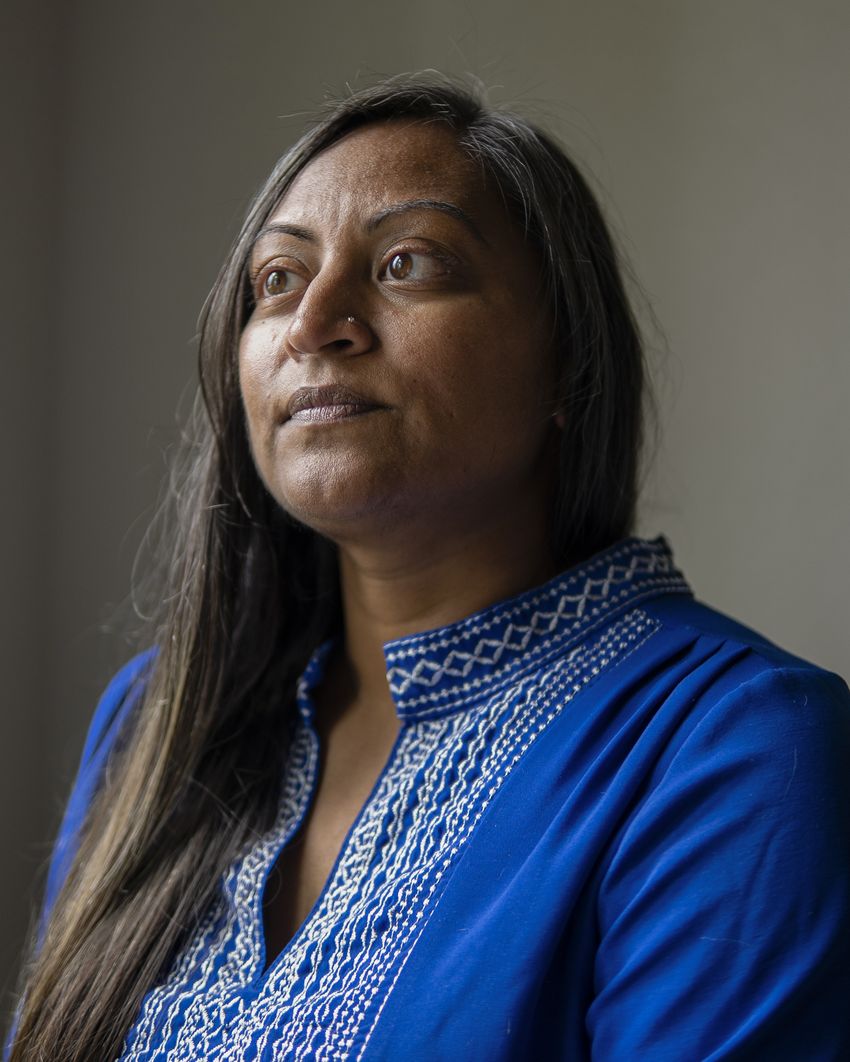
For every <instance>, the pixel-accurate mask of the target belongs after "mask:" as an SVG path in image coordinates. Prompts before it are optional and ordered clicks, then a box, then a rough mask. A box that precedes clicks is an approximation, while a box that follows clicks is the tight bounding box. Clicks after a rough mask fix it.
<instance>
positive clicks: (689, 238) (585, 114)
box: [0, 0, 850, 990]
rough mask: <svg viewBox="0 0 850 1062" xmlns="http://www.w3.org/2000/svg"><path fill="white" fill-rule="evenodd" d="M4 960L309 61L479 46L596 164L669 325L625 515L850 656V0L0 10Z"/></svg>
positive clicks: (101, 1) (5, 979)
mask: <svg viewBox="0 0 850 1062" xmlns="http://www.w3.org/2000/svg"><path fill="white" fill-rule="evenodd" d="M0 40H2V41H3V48H4V50H5V51H6V53H7V54H4V55H2V56H0V59H2V62H0V78H2V85H0V88H2V93H0V98H2V101H3V105H4V110H6V111H7V112H8V113H7V120H6V122H5V123H4V141H3V143H4V148H5V160H4V165H3V167H2V178H1V179H2V181H3V199H2V202H3V207H4V216H5V223H4V232H5V233H6V238H5V239H4V241H3V242H4V247H3V254H2V268H3V277H2V289H1V290H2V292H3V296H4V313H3V322H4V325H5V327H4V332H3V348H2V358H3V361H2V368H3V377H2V379H3V386H2V396H3V412H2V418H0V431H2V445H0V455H2V476H3V479H2V482H3V487H4V494H5V497H4V509H3V513H4V518H3V520H2V521H0V535H2V553H1V554H0V555H1V556H2V558H3V562H4V578H3V588H4V593H3V596H2V623H3V628H2V632H0V634H1V635H2V637H0V652H2V664H0V666H2V678H3V690H4V694H5V703H4V704H3V706H2V713H0V755H2V758H3V762H2V770H0V782H2V793H0V799H2V829H3V831H4V832H3V838H2V840H3V846H2V851H3V853H4V860H3V873H2V880H0V899H2V905H3V906H2V910H3V915H4V917H3V918H2V920H0V988H5V989H7V990H8V986H9V984H10V978H11V976H12V974H11V971H12V967H13V965H14V962H15V955H16V952H17V949H18V948H19V946H20V941H21V938H22V935H23V933H24V931H25V929H26V926H27V924H28V920H29V917H30V911H31V907H32V904H33V903H34V902H35V898H36V893H35V892H34V886H33V881H35V880H37V876H38V874H39V873H40V871H41V870H42V868H43V865H44V862H45V860H46V858H47V854H48V852H49V845H50V840H51V837H52V834H53V831H54V830H55V828H56V824H57V819H58V815H59V813H60V811H61V808H62V805H63V803H64V800H65V798H66V796H67V791H68V786H69V784H70V779H71V775H72V772H73V769H74V766H75V763H76V760H77V757H78V755H79V750H80V745H81V741H82V735H83V732H84V728H85V725H86V721H87V719H88V716H89V713H90V712H91V709H92V705H93V703H94V701H95V699H96V697H97V695H98V693H99V692H100V690H101V688H102V687H103V685H104V683H105V681H106V679H107V678H108V676H109V674H110V673H111V671H112V670H113V669H114V668H115V666H117V664H119V663H120V662H121V661H122V660H123V659H124V658H126V656H127V653H128V648H127V645H126V643H125V642H124V641H123V640H122V639H121V638H120V637H119V636H117V635H115V634H113V635H109V634H104V632H103V629H102V628H103V625H104V623H106V622H108V621H109V619H110V616H111V615H112V612H113V610H114V607H115V606H116V605H118V604H119V603H120V602H121V601H122V599H124V598H125V597H126V595H127V593H128V589H129V584H130V571H131V566H132V562H133V557H134V554H135V551H136V548H137V544H138V542H139V539H140V536H141V534H142V532H143V530H144V527H145V523H146V520H147V518H148V516H149V514H150V510H151V507H152V505H153V503H154V500H155V497H156V493H157V489H158V485H159V482H160V479H161V476H162V473H163V469H164V460H163V452H164V450H165V449H166V448H167V447H168V446H169V445H170V444H171V443H172V442H173V440H174V438H175V437H176V429H175V425H176V418H177V410H178V401H179V400H180V396H181V395H183V407H184V408H185V404H186V402H185V399H186V395H188V394H189V393H190V381H191V380H192V377H193V371H194V360H193V359H194V347H193V334H194V331H195V321H196V317H197V312H198V310H199V308H200V305H201V302H202V300H203V297H204V295H205V293H206V291H207V289H208V288H209V286H210V284H211V282H212V280H213V277H214V274H215V271H216V268H217V265H218V262H219V260H220V258H221V256H222V254H223V252H224V250H225V249H226V247H227V245H228V242H229V239H230V237H231V236H232V235H233V233H234V231H235V229H236V227H237V225H238V221H239V218H240V216H241V213H242V211H243V210H244V208H245V206H246V204H247V202H248V199H249V197H250V195H251V193H252V192H253V190H254V189H255V187H256V186H257V185H258V184H259V182H260V181H261V180H262V178H263V177H264V176H265V174H266V172H267V171H268V169H269V168H270V167H271V165H272V163H273V162H274V160H275V158H276V157H277V156H278V154H280V153H281V152H282V150H283V149H284V148H285V147H286V146H287V144H288V143H289V142H290V141H291V140H292V139H293V138H294V136H295V135H296V134H297V132H298V131H299V129H300V128H301V120H300V119H299V118H288V119H287V118H283V117H282V116H283V115H291V114H293V113H297V112H303V111H305V110H309V109H311V108H313V107H315V105H316V104H317V103H318V102H319V101H320V100H321V98H322V96H323V93H324V91H325V90H326V89H331V90H333V91H339V90H341V89H343V88H344V85H345V83H346V81H352V82H353V81H355V80H356V79H357V77H358V75H360V76H362V75H367V76H368V75H372V74H376V73H395V72H398V71H402V70H409V69H419V68H423V67H436V68H439V69H443V70H447V71H450V72H460V73H462V72H465V71H472V72H473V73H475V74H476V75H478V76H479V77H481V78H482V79H483V80H484V81H485V82H486V83H487V84H488V85H489V86H491V87H492V89H493V97H494V99H495V100H496V101H505V102H509V103H512V104H514V105H515V106H517V107H519V108H520V109H521V110H524V111H525V112H526V113H528V114H529V115H530V116H532V117H535V118H538V119H539V120H541V121H543V122H545V123H546V124H548V125H549V126H550V127H551V128H552V129H553V130H554V131H555V132H557V133H558V134H559V135H560V136H561V137H562V138H563V139H564V140H565V142H566V143H567V145H568V146H569V147H570V148H571V149H572V151H573V153H574V155H576V156H577V157H578V159H579V160H580V161H581V162H583V163H584V165H585V167H586V168H587V169H589V170H590V171H591V173H592V174H593V175H594V179H595V181H596V182H597V183H598V187H599V188H600V190H601V193H602V195H603V199H604V202H605V203H606V205H607V206H608V210H609V216H610V218H611V220H612V222H613V225H614V227H615V229H616V231H617V232H618V234H619V237H620V239H621V241H622V242H623V244H624V246H625V247H626V248H627V251H628V253H629V255H630V256H631V259H632V262H633V265H634V268H635V271H636V273H637V275H638V277H639V278H640V280H641V282H642V284H643V286H644V288H645V290H646V292H647V294H648V297H649V301H650V303H651V305H652V307H653V309H654V312H655V314H656V316H657V318H658V320H659V321H660V323H661V325H662V327H663V330H664V335H663V336H662V335H661V334H659V333H658V332H655V333H654V334H653V337H652V345H653V354H652V359H653V365H654V367H655V372H656V376H657V378H658V391H659V399H660V409H661V416H660V420H661V425H662V428H663V437H662V442H661V444H660V448H659V452H658V454H657V457H656V462H655V466H654V470H653V473H652V476H651V478H650V480H649V483H648V486H647V491H646V496H645V502H644V506H643V513H642V524H641V529H642V530H643V531H645V532H648V533H655V532H656V531H659V530H661V531H664V532H665V533H667V534H668V535H669V537H670V538H671V540H672V542H673V545H674V548H675V549H676V552H677V556H678V559H679V562H680V564H681V565H682V567H683V568H684V569H685V571H686V573H687V574H688V575H689V577H690V578H691V580H692V582H693V584H694V586H695V587H696V589H697V592H698V593H699V595H700V596H702V597H703V598H705V599H706V600H708V601H710V602H711V603H712V604H714V605H716V606H718V607H720V608H722V609H724V610H726V611H729V612H731V613H733V614H735V615H736V616H738V617H739V618H741V619H743V620H745V621H746V622H749V623H750V624H752V625H753V626H755V627H757V628H760V629H762V630H763V631H764V632H765V633H767V634H768V635H770V636H771V637H773V638H774V639H775V640H777V641H779V642H781V643H784V644H785V645H786V646H788V647H789V648H793V649H794V650H796V651H797V652H799V653H800V654H801V655H804V656H808V657H811V658H813V659H814V660H816V661H818V662H819V663H821V664H824V665H825V666H827V667H830V668H833V669H835V670H839V671H843V672H845V674H846V672H847V671H848V657H849V656H850V654H848V649H850V633H848V605H847V601H848V597H850V577H848V574H847V565H846V561H845V553H846V546H845V544H846V542H847V539H848V536H850V491H848V486H850V484H849V483H848V478H850V477H848V455H850V418H848V416H847V413H846V407H847V403H848V397H850V358H848V340H849V339H850V299H848V295H847V286H848V285H847V282H848V275H850V209H849V208H850V203H848V199H850V142H848V132H847V128H848V123H847V116H848V113H850V74H848V64H847V55H848V45H850V7H848V5H847V4H846V3H845V2H843V0H841V2H834V3H833V2H829V0H796V2H791V0H718V2H713V3H705V2H702V0H680V2H672V0H670V2H663V0H643V2H641V0H616V2H606V0H575V2H561V3H557V4H555V3H550V4H543V3H540V2H532V3H530V4H529V3H524V4H522V5H520V4H519V3H517V4H510V3H505V2H502V0H496V2H494V0H486V2H485V0H465V2H463V3H448V2H446V0H429V2H428V3H427V4H418V5H417V4H400V3H398V2H397V0H396V2H395V3H387V2H384V0H381V2H379V3H372V4H369V5H368V6H367V7H360V6H358V5H354V4H351V3H349V2H346V3H343V2H333V3H313V4H310V5H300V4H284V3H280V2H279V0H276V2H268V3H266V2H259V0H257V2H246V0H240V2H239V3H238V4H237V3H235V2H234V3H224V2H222V0H203V2H201V0H196V2H180V0H156V2H153V0H147V2H145V3H143V4H130V3H126V2H116V0H76V2H75V0H65V2H62V3H60V2H42V3H30V2H28V0H14V2H9V0H6V2H5V3H4V5H3V6H2V10H1V11H0Z"/></svg>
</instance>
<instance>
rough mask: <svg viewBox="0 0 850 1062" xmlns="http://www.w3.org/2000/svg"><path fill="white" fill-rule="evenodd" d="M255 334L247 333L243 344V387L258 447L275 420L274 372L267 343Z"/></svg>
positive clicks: (250, 428) (250, 429)
mask: <svg viewBox="0 0 850 1062" xmlns="http://www.w3.org/2000/svg"><path fill="white" fill-rule="evenodd" d="M257 340H258V337H257V336H256V335H255V334H251V333H245V334H243V337H242V339H241V341H240V343H239V350H238V370H239V390H240V392H241V395H242V405H243V407H244V410H245V418H246V420H247V423H248V433H249V435H250V437H251V441H252V444H253V445H254V446H257V445H258V443H260V442H261V440H262V439H263V438H264V436H265V435H266V433H267V431H268V425H269V423H270V422H271V420H272V417H273V413H272V396H273V389H272V372H271V367H270V365H269V359H268V356H267V355H265V354H264V353H263V348H264V344H262V343H260V342H258V341H257Z"/></svg>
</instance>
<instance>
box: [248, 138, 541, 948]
mask: <svg viewBox="0 0 850 1062" xmlns="http://www.w3.org/2000/svg"><path fill="white" fill-rule="evenodd" d="M422 200H431V201H436V202H440V203H443V204H448V209H438V208H435V207H425V206H418V207H416V208H413V209H409V208H407V207H403V204H408V203H410V202H411V201H422ZM452 208H454V211H458V210H459V211H462V212H463V214H464V215H465V217H466V218H467V219H468V223H467V221H466V220H463V219H462V218H460V217H458V216H456V214H455V213H454V212H453V210H452ZM249 271H250V273H251V276H252V283H253V290H254V296H255V299H256V306H255V308H254V311H253V314H252V316H251V318H250V320H249V321H248V323H247V325H246V327H245V329H244V332H243V335H242V338H241V343H240V348H239V370H240V385H241V389H242V396H243V402H244V407H245V412H246V417H247V423H248V429H249V437H250V441H251V448H252V452H253V454H254V460H255V462H256V464H257V468H258V470H259V472H260V475H261V476H262V478H263V480H264V482H265V484H266V486H267V487H268V489H269V490H270V492H271V494H272V495H273V497H274V498H276V499H277V501H278V502H279V503H280V504H281V506H283V507H284V508H285V509H286V510H287V511H289V512H290V513H292V514H293V515H294V516H295V517H297V518H298V519H299V520H301V521H302V522H303V523H305V524H307V525H308V526H310V527H312V528H313V529H315V530H316V531H318V532H319V533H321V534H323V535H325V536H327V537H328V538H330V539H332V540H333V541H334V542H335V543H336V544H337V546H338V555H339V564H340V581H341V591H342V604H343V618H344V627H345V637H344V640H343V643H342V645H341V646H340V647H339V649H338V650H337V653H336V655H335V656H334V657H333V658H332V660H331V662H330V665H329V668H328V674H327V678H326V680H325V682H324V683H323V685H322V687H321V688H320V689H319V691H318V692H317V719H318V722H317V725H318V729H319V733H320V738H321V741H322V768H321V777H320V783H319V786H318V789H317V792H316V796H315V799H314V802H313V806H312V808H311V812H310V815H309V817H308V819H307V821H306V824H305V826H304V828H303V829H302V831H301V833H300V834H299V838H298V839H297V840H296V843H295V844H293V845H291V846H289V847H288V848H287V849H286V850H285V851H284V853H283V855H282V857H281V860H280V862H279V864H278V868H277V874H276V876H275V877H273V879H272V882H271V885H270V888H269V893H268V895H267V904H266V928H267V935H268V942H269V946H268V953H269V958H270V959H271V958H272V957H273V956H274V955H275V954H276V953H277V951H279V949H280V948H281V947H282V946H283V945H284V944H285V943H286V941H287V940H288V939H289V938H290V937H291V935H292V933H293V932H294V931H295V929H296V928H297V927H298V925H300V923H301V921H302V920H303V918H304V917H305V916H306V914H307V913H308V912H309V910H310V908H311V906H312V904H313V902H314V900H315V899H316V896H317V895H318V893H319V892H320V890H321V888H322V885H323V884H324V881H325V878H326V876H327V874H328V872H329V870H330V868H331V865H332V863H333V861H334V859H335V857H336V854H337V852H338V850H339V847H340V844H341V843H342V841H343V839H344V836H345V834H346V832H347V830H348V828H349V827H350V825H351V823H352V821H353V819H354V817H355V816H356V814H357V812H358V811H359V809H360V807H361V806H362V803H363V801H364V800H365V799H366V797H367V796H368V793H369V791H370V789H371V787H372V784H373V783H374V780H375V778H376V776H377V774H378V773H379V772H380V770H381V767H382V766H383V764H384V762H385V760H386V756H387V754H388V753H389V751H390V748H391V746H392V742H393V740H394V739H395V736H396V734H397V731H398V721H397V716H396V713H395V709H394V705H393V704H392V700H391V698H390V694H389V689H388V686H387V682H386V673H385V664H384V657H383V649H382V646H383V643H384V642H386V641H388V640H390V639H392V638H396V637H399V636H401V635H404V634H409V633H413V632H416V631H422V630H426V629H429V628H432V627H435V626H439V625H442V624H445V623H449V622H452V621H454V620H456V619H460V618H462V617H463V616H466V615H469V614H470V613H471V612H473V611H476V610H477V609H479V608H482V607H484V606H486V605H488V604H491V603H493V602H495V601H498V600H501V599H503V598H505V597H507V596H510V595H512V594H514V593H518V592H520V591H522V590H524V589H526V588H528V587H530V586H533V585H537V584H539V583H541V582H543V581H545V580H546V579H548V578H549V577H550V576H551V575H553V574H554V566H553V562H552V559H551V554H550V550H549V545H548V526H549V515H548V513H549V504H550V497H551V491H552V486H553V483H554V476H555V465H554V454H555V443H556V442H557V436H558V422H557V420H556V418H555V417H553V414H554V385H555V353H554V351H553V349H552V344H551V341H550V338H549V336H550V328H551V324H550V318H549V315H548V311H547V308H546V306H545V302H544V300H543V299H542V298H541V296H540V293H539V264H538V261H537V258H536V255H535V253H534V252H533V251H532V249H531V248H529V246H527V245H526V243H525V241H524V239H523V235H522V233H521V231H520V230H519V228H518V226H517V225H516V224H515V222H514V221H512V219H511V218H510V217H509V215H508V214H507V212H506V210H505V207H504V205H503V203H502V200H501V198H500V195H499V193H498V191H497V189H495V187H493V186H492V183H491V184H490V185H489V186H488V185H487V184H486V183H485V181H484V178H483V176H482V173H481V171H480V168H479V167H478V166H477V165H476V164H474V163H473V162H471V161H470V160H469V159H468V158H467V157H466V156H465V155H464V153H463V152H462V151H461V150H460V148H459V147H458V145H457V142H456V140H455V137H454V134H453V133H452V132H451V131H450V130H449V129H448V128H447V127H446V126H443V125H440V124H436V123H407V122H398V121H395V122H388V123H381V124H376V125H370V126H366V127H365V128H362V129H359V130H357V131H355V132H353V133H351V134H349V135H348V136H346V137H345V138H344V139H343V140H341V141H339V142H338V143H336V144H335V145H333V146H332V147H331V148H329V149H328V150H327V151H325V152H324V153H323V154H321V155H320V156H318V157H317V158H316V159H314V160H313V161H312V162H311V163H310V164H309V165H308V166H307V167H306V168H305V169H304V170H303V171H302V172H301V174H300V175H299V176H298V177H297V178H296V180H295V181H294V183H293V185H292V186H291V187H290V189H289V190H288V191H287V192H286V194H285V195H284V197H283V199H282V201H281V202H280V203H279V205H278V206H277V208H276V209H275V210H274V211H273V212H272V215H271V216H270V218H269V220H268V222H267V223H266V226H265V228H264V231H263V233H261V234H260V236H259V238H258V240H257V242H256V243H255V246H254V249H253V253H252V255H251V259H250V262H249ZM351 318H353V320H351ZM327 385H338V386H343V387H346V388H348V389H350V390H352V391H355V392H357V393H358V394H359V395H361V396H363V397H364V398H366V399H368V400H369V401H370V402H372V403H375V404H376V405H378V406H379V407H380V408H378V409H376V410H373V411H371V412H367V413H364V414H360V415H354V416H347V417H345V418H344V419H337V420H334V421H330V422H329V421H308V420H304V419H299V418H292V419H287V407H288V403H289V401H290V399H291V397H292V395H293V394H294V393H295V392H296V391H297V390H298V389H299V388H303V387H321V386H327ZM337 412H339V411H337Z"/></svg>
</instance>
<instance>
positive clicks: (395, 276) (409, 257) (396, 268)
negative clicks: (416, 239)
mask: <svg viewBox="0 0 850 1062" xmlns="http://www.w3.org/2000/svg"><path fill="white" fill-rule="evenodd" d="M449 272H451V270H450V268H449V263H448V262H447V261H446V260H445V258H444V257H443V256H441V255H438V254H436V253H430V254H423V253H421V252H418V251H396V252H395V254H394V255H393V256H392V257H391V258H390V260H389V261H388V262H387V264H386V267H385V269H384V273H385V275H386V276H387V277H388V278H389V279H390V280H428V279H430V278H431V277H437V276H442V275H443V274H445V273H449Z"/></svg>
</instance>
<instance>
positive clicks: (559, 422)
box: [552, 412, 567, 431]
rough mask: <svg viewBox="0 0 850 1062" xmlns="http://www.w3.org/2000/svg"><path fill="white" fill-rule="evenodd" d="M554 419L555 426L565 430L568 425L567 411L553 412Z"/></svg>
mask: <svg viewBox="0 0 850 1062" xmlns="http://www.w3.org/2000/svg"><path fill="white" fill-rule="evenodd" d="M552 420H554V421H555V427H556V428H559V429H560V430H561V431H563V430H564V428H565V427H566V426H567V415H566V413H562V412H558V413H553V414H552Z"/></svg>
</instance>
